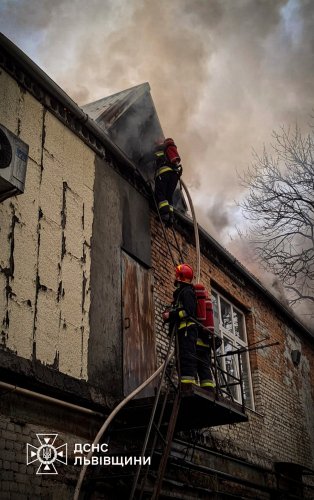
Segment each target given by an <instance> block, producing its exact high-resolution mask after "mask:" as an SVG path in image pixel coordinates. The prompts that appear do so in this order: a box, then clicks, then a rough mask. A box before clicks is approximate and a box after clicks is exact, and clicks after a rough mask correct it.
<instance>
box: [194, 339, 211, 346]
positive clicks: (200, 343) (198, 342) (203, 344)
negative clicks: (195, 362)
mask: <svg viewBox="0 0 314 500" xmlns="http://www.w3.org/2000/svg"><path fill="white" fill-rule="evenodd" d="M196 345H200V346H202V347H209V344H205V342H203V341H202V340H201V339H197V342H196Z"/></svg>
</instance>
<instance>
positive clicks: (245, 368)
mask: <svg viewBox="0 0 314 500" xmlns="http://www.w3.org/2000/svg"><path fill="white" fill-rule="evenodd" d="M212 301H213V308H214V321H215V333H216V334H217V335H218V336H219V337H220V338H221V340H222V344H221V347H220V348H219V349H217V362H218V364H219V366H220V368H221V370H218V374H219V384H220V386H221V387H222V388H223V390H224V394H225V396H226V397H227V396H228V395H229V396H230V397H231V398H232V399H234V400H235V401H237V402H238V403H240V404H242V402H244V404H245V406H247V407H248V408H251V409H254V400H253V390H252V379H251V370H250V362H249V354H248V352H242V353H241V354H238V353H237V352H236V351H238V349H243V348H244V349H245V348H247V346H248V344H247V336H246V328H245V317H244V314H243V312H242V311H240V310H239V309H238V308H237V307H236V306H235V305H234V304H232V303H231V302H230V301H229V300H227V299H226V298H225V297H223V296H222V295H221V294H220V293H218V292H216V291H215V290H212ZM228 353H230V355H228ZM231 353H232V354H231ZM240 378H241V380H242V389H243V399H244V401H242V394H241V386H240V383H239V380H240Z"/></svg>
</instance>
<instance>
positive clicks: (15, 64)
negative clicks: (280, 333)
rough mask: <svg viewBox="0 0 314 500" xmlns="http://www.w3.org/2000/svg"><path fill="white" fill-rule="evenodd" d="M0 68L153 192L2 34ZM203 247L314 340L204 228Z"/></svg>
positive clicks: (186, 222) (185, 221)
mask: <svg viewBox="0 0 314 500" xmlns="http://www.w3.org/2000/svg"><path fill="white" fill-rule="evenodd" d="M0 67H3V68H4V69H5V70H6V71H7V72H8V73H9V74H10V75H11V76H12V77H13V78H14V79H15V80H16V81H17V82H18V83H19V84H20V85H21V86H22V87H23V88H25V89H26V90H27V91H28V92H30V93H31V94H32V95H33V96H34V97H35V98H36V99H37V100H38V101H40V102H41V103H42V104H43V106H45V107H46V108H47V109H49V111H50V112H51V113H52V114H54V115H55V116H56V117H57V118H58V119H59V120H60V121H61V122H62V123H64V125H65V126H66V127H68V128H69V129H70V130H72V132H73V133H74V134H76V135H77V136H78V137H79V138H80V139H81V140H82V141H83V142H85V143H86V144H88V146H89V147H90V148H91V149H92V150H93V151H95V153H96V154H98V155H99V156H100V157H102V158H104V157H105V158H106V159H107V161H108V162H109V163H110V164H111V165H112V166H113V167H114V168H116V169H117V170H118V172H119V173H120V175H122V176H123V177H125V178H127V180H128V181H129V182H130V183H132V185H134V186H135V187H136V188H137V189H138V190H139V191H140V192H141V193H142V194H143V195H145V196H148V194H149V190H148V189H147V183H146V181H145V178H144V176H143V175H142V174H141V172H139V169H138V168H137V166H136V165H135V163H134V162H132V161H131V160H130V159H129V158H128V157H127V156H126V155H125V154H124V152H123V151H122V150H121V148H119V147H118V146H117V144H115V143H114V142H113V141H112V140H111V139H110V137H109V136H108V134H107V133H106V132H104V130H103V129H101V128H100V127H99V126H98V125H97V123H96V122H95V121H94V120H93V119H91V118H90V117H89V116H88V115H87V114H86V113H85V112H84V111H83V110H82V109H81V108H80V107H79V106H78V105H77V104H76V103H75V102H74V101H73V100H72V99H71V98H70V97H69V96H68V95H67V94H66V93H65V92H64V91H63V90H62V89H61V88H60V87H59V86H58V85H57V84H56V83H55V82H54V81H53V80H52V79H51V78H49V76H48V75H47V74H46V73H45V72H44V71H43V70H42V69H41V68H39V66H37V64H35V63H34V62H33V61H32V60H31V59H30V58H29V57H28V56H27V55H26V54H25V53H24V52H23V51H21V50H20V49H19V48H18V47H17V46H16V45H15V44H14V43H12V42H11V41H10V40H9V39H8V38H7V37H6V36H4V35H3V34H2V33H0ZM179 219H180V223H181V226H182V230H183V231H186V232H188V237H189V239H191V234H193V222H192V220H191V219H190V218H188V217H186V216H184V215H183V214H180V216H179ZM200 236H201V239H202V241H203V245H204V246H205V247H206V246H208V247H211V248H212V249H213V250H214V251H215V252H216V253H217V255H219V256H220V258H221V259H222V260H223V261H225V262H227V263H229V265H230V266H232V267H234V269H235V271H237V273H239V274H240V276H241V277H243V279H244V280H247V282H248V283H250V284H251V285H252V286H253V287H255V289H257V290H258V291H259V292H261V293H262V294H263V296H265V298H267V299H268V300H269V301H270V302H271V303H272V304H273V306H274V307H275V308H276V309H277V310H279V311H280V312H281V314H282V316H283V317H284V318H285V319H286V320H287V323H288V325H289V326H290V327H291V328H295V329H297V330H298V331H299V332H300V333H302V334H304V335H305V336H306V337H307V338H310V339H311V340H312V341H313V340H314V334H313V332H311V331H310V330H309V329H308V328H307V327H306V326H305V325H303V323H301V321H299V320H298V319H297V318H296V317H295V316H294V315H293V314H292V313H291V311H289V310H288V309H287V308H286V307H285V306H284V305H283V304H282V303H281V302H280V301H279V300H278V299H277V298H276V297H275V296H274V295H273V294H272V293H271V292H270V291H269V290H267V289H266V288H265V287H264V286H263V285H262V284H261V283H260V282H259V281H258V279H257V278H256V277H255V276H254V275H253V274H251V273H250V272H249V271H248V270H247V269H246V268H245V267H244V266H243V265H242V264H241V263H240V262H239V261H238V260H237V259H236V258H235V257H233V256H232V255H231V254H230V253H229V252H228V251H227V250H226V249H225V248H224V247H222V246H221V245H220V244H219V243H218V242H217V241H216V240H215V239H214V238H212V236H210V235H209V234H208V233H207V232H206V231H205V230H204V229H202V228H200Z"/></svg>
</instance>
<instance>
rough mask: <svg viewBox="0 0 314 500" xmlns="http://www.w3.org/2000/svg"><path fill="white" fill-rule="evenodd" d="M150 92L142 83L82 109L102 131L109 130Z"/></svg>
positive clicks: (147, 86) (147, 84) (145, 84)
mask: <svg viewBox="0 0 314 500" xmlns="http://www.w3.org/2000/svg"><path fill="white" fill-rule="evenodd" d="M147 92H150V86H149V83H147V82H146V83H142V84H140V85H136V87H131V88H129V89H126V90H122V91H121V92H117V93H116V94H113V95H110V96H107V97H103V98H102V99H99V100H98V101H94V102H91V103H89V104H85V105H84V106H82V109H83V110H84V111H85V113H87V114H88V115H89V116H90V117H91V118H93V120H95V121H96V122H97V123H99V122H101V123H102V125H103V127H102V128H104V129H109V128H110V127H111V126H112V125H113V124H114V123H115V122H116V121H117V120H118V119H119V118H120V117H121V116H122V115H123V114H124V113H125V112H126V111H127V110H128V109H129V108H130V106H132V104H134V103H135V102H136V101H137V100H138V99H139V98H140V97H141V96H143V95H144V94H145V93H147Z"/></svg>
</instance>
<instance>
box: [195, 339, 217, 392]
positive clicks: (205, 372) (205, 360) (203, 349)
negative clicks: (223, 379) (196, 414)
mask: <svg viewBox="0 0 314 500" xmlns="http://www.w3.org/2000/svg"><path fill="white" fill-rule="evenodd" d="M196 357H197V373H198V377H199V381H200V386H201V387H203V388H204V389H206V388H210V387H215V382H214V380H213V375H212V371H211V368H210V366H211V350H210V347H209V346H202V345H196Z"/></svg>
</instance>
